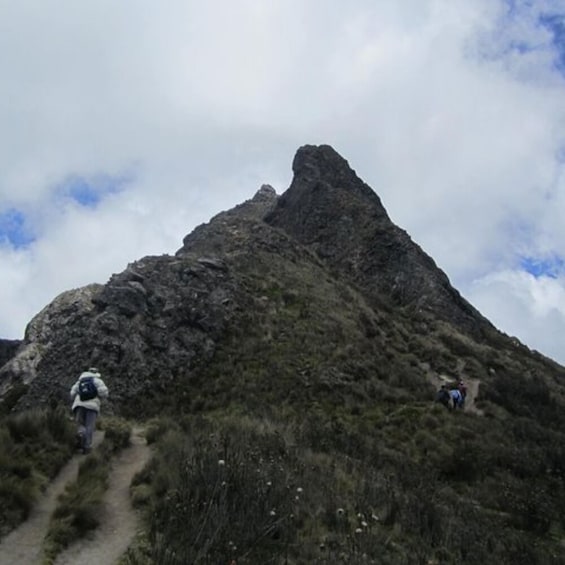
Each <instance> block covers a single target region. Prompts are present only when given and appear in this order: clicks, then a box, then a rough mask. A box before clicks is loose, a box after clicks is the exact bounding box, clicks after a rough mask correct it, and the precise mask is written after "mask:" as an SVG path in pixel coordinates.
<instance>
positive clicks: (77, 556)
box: [0, 428, 150, 565]
mask: <svg viewBox="0 0 565 565" xmlns="http://www.w3.org/2000/svg"><path fill="white" fill-rule="evenodd" d="M131 441H132V445H131V446H130V447H128V448H127V449H125V450H124V451H123V452H122V453H120V454H119V455H118V456H117V457H116V460H115V461H114V462H113V465H112V471H111V472H110V485H109V488H108V490H107V492H106V495H105V497H104V515H103V517H102V521H101V525H100V527H99V528H97V529H96V530H95V531H94V533H93V536H92V537H91V538H90V539H86V540H81V541H78V542H77V543H75V544H73V545H72V546H71V547H69V548H68V549H67V551H65V552H64V553H62V554H61V555H60V556H59V558H58V559H57V560H56V561H55V565H75V564H77V565H112V564H114V563H115V562H116V561H117V560H118V559H119V558H120V557H121V556H122V554H123V553H124V552H125V551H126V549H127V548H128V546H129V544H130V543H131V541H132V539H133V537H134V535H135V533H136V531H137V527H138V518H137V514H136V513H135V511H134V510H133V508H132V506H131V501H130V497H129V486H130V483H131V480H132V478H133V476H134V475H135V474H136V473H137V472H138V471H140V470H141V469H143V467H144V466H145V464H146V463H147V461H148V460H149V456H150V450H149V448H148V447H147V444H146V442H145V439H144V438H143V437H142V429H141V428H134V429H133V432H132V438H131ZM0 555H1V554H0ZM2 563H3V562H2ZM20 565H22V564H21V563H20Z"/></svg>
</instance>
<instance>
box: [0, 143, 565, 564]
mask: <svg viewBox="0 0 565 565" xmlns="http://www.w3.org/2000/svg"><path fill="white" fill-rule="evenodd" d="M293 170H294V179H293V181H292V183H291V186H290V187H289V189H288V190H287V191H286V192H285V193H284V194H282V195H281V196H277V195H276V193H275V191H274V190H273V189H272V188H271V187H269V186H268V185H265V186H263V187H262V188H261V189H260V190H259V191H258V192H257V193H256V195H255V196H254V197H253V198H252V199H251V200H249V201H247V202H245V203H243V204H241V205H240V206H237V207H236V208H234V209H232V210H229V211H227V212H222V213H220V214H218V215H217V216H215V217H214V218H213V219H212V220H211V221H210V222H209V223H208V224H204V225H201V226H199V227H197V228H196V229H195V230H194V231H193V232H192V233H191V234H189V235H187V236H186V237H185V238H184V241H183V246H182V247H181V249H179V250H178V251H177V252H176V253H175V254H174V255H163V256H159V257H145V258H142V259H140V260H138V261H135V262H133V263H131V264H130V265H128V267H127V268H126V270H124V271H123V272H122V273H119V274H115V275H113V276H112V277H111V279H110V280H109V281H108V282H107V283H106V284H105V285H90V286H88V287H84V288H82V289H76V290H72V291H68V292H67V293H64V294H62V295H61V296H59V297H58V298H57V299H56V300H55V301H54V302H53V303H52V304H50V305H48V306H47V307H46V308H45V309H44V310H43V311H42V312H40V313H39V314H38V315H37V316H36V317H35V318H34V319H33V320H32V321H31V322H30V324H29V325H28V328H27V330H26V335H25V339H24V340H23V343H21V344H20V345H19V347H18V349H17V352H16V353H15V354H14V352H13V351H11V352H10V355H8V356H7V357H6V359H5V360H6V362H5V363H4V365H3V366H2V368H0V387H1V388H2V391H3V393H4V403H3V408H4V411H5V412H8V411H10V410H16V411H17V410H23V409H25V408H29V407H32V406H37V405H47V404H49V403H57V402H59V401H60V402H66V395H67V392H68V388H69V387H70V385H71V383H72V382H73V381H74V379H75V378H76V375H77V373H79V372H80V371H81V370H82V369H83V368H84V367H85V366H88V365H96V366H97V367H99V368H100V370H101V371H102V373H103V375H104V377H105V381H106V383H107V384H108V386H109V387H110V389H111V401H110V402H109V406H108V405H107V407H108V408H109V409H110V411H112V412H115V413H119V414H120V415H122V416H126V417H135V418H140V417H141V418H145V419H149V418H154V419H153V420H152V424H151V426H152V429H153V430H154V432H153V436H152V441H154V442H155V446H156V447H155V459H154V460H153V462H152V463H150V464H149V466H148V467H147V468H146V470H145V471H144V472H143V473H142V474H140V475H139V476H138V477H137V479H136V485H135V488H134V493H135V496H136V497H137V498H136V500H137V502H138V504H139V505H140V506H141V507H142V508H144V509H145V510H146V511H147V529H146V535H145V537H143V538H142V539H141V540H140V542H139V544H138V546H137V547H136V548H135V549H133V548H132V550H131V551H130V554H129V557H128V559H129V563H140V564H141V563H160V564H161V563H192V562H194V563H224V562H226V563H227V562H229V561H228V560H229V559H234V560H235V561H236V562H237V563H238V564H242V563H258V564H259V563H261V564H263V563H297V564H298V563H337V562H344V563H487V562H500V563H524V564H526V563H527V564H531V563H540V564H541V563H560V562H562V560H563V559H565V551H564V549H563V543H562V542H563V540H565V534H564V530H563V528H564V525H565V524H564V523H563V516H562V512H561V508H562V506H563V504H564V503H565V491H564V489H563V472H564V470H565V453H564V448H563V445H565V443H564V441H563V440H564V439H565V437H564V434H563V430H564V429H565V428H564V425H565V416H564V414H565V412H564V410H563V408H564V407H565V399H564V396H563V395H564V391H565V389H564V388H563V377H564V376H565V369H564V368H563V367H561V366H559V365H558V364H557V363H555V362H553V361H551V360H550V359H547V358H545V357H544V356H542V355H540V354H539V353H537V352H533V351H530V350H529V349H528V348H527V347H525V346H524V345H522V344H520V343H519V342H518V341H517V340H516V339H511V338H509V337H508V336H506V335H504V334H502V333H501V332H499V331H498V330H496V328H494V327H493V326H492V324H491V323H490V322H489V321H488V320H486V319H485V318H484V317H483V316H482V315H481V314H480V313H479V312H478V311H477V310H476V309H475V308H474V307H473V306H472V305H471V304H469V303H468V302H467V301H466V300H465V299H464V298H463V297H462V296H461V295H460V294H459V293H458V292H457V290H456V289H454V288H453V287H452V286H451V284H450V283H449V280H448V278H447V276H446V275H445V273H443V272H442V271H441V270H440V269H439V268H438V267H437V266H436V265H435V263H434V261H433V259H432V258H431V257H429V256H428V255H426V253H425V252H424V251H423V250H422V249H421V248H420V247H419V246H418V245H417V244H416V243H414V242H413V241H412V240H411V239H410V237H409V236H408V234H406V232H404V231H403V230H401V229H400V228H398V227H397V226H395V225H394V224H393V223H392V222H391V221H390V219H389V217H388V214H387V212H386V210H385V208H384V207H383V205H382V203H381V201H380V199H379V197H378V196H377V195H376V194H375V193H374V192H373V190H372V189H371V188H370V187H368V186H367V185H366V184H365V183H364V182H363V181H361V180H360V179H359V178H358V177H357V175H356V174H355V172H354V171H353V170H352V169H351V168H350V167H349V165H348V163H347V161H345V160H344V159H343V158H342V157H341V156H339V155H338V154H337V153H336V152H335V151H334V150H333V149H332V148H331V147H329V146H320V147H315V146H305V147H302V148H301V149H299V151H298V153H297V155H296V157H295V159H294V164H293ZM460 378H461V379H463V380H465V381H467V382H468V383H469V384H470V385H471V384H472V390H473V396H472V397H471V396H470V397H469V400H468V403H467V406H466V409H465V410H459V411H448V410H446V409H445V408H443V407H442V406H440V405H438V404H435V403H434V402H433V401H434V396H435V392H436V389H437V387H438V386H439V384H440V383H443V382H445V383H447V384H448V385H450V384H452V383H455V382H456V380H457V379H460ZM169 418H170V419H169ZM218 461H223V463H222V464H221V468H218ZM179 528H180V529H182V532H183V534H182V535H180V529H179ZM238 540H239V541H238ZM206 559H207V560H206Z"/></svg>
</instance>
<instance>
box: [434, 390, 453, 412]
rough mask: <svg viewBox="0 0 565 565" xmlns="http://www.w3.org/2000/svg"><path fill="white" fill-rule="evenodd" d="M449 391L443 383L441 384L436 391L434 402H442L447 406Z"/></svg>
mask: <svg viewBox="0 0 565 565" xmlns="http://www.w3.org/2000/svg"><path fill="white" fill-rule="evenodd" d="M450 398H451V397H450V396H449V391H448V390H447V387H446V386H445V385H441V387H440V389H439V390H438V391H437V394H436V402H439V403H440V404H443V405H444V406H445V407H446V408H449V399H450Z"/></svg>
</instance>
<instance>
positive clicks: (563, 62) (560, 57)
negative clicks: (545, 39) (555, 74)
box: [540, 14, 565, 73]
mask: <svg viewBox="0 0 565 565" xmlns="http://www.w3.org/2000/svg"><path fill="white" fill-rule="evenodd" d="M540 24H541V25H542V26H543V27H545V28H546V29H547V30H548V31H549V32H550V33H551V35H552V36H553V41H552V44H553V47H554V49H555V51H556V56H555V66H556V68H557V69H558V70H559V71H561V72H562V73H565V14H547V15H543V16H541V17H540Z"/></svg>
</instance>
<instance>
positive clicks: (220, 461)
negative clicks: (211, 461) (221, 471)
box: [218, 459, 226, 467]
mask: <svg viewBox="0 0 565 565" xmlns="http://www.w3.org/2000/svg"><path fill="white" fill-rule="evenodd" d="M225 464H226V462H225V461H224V460H223V459H220V460H219V461H218V465H219V466H220V467H223V466H224V465H225Z"/></svg>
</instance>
